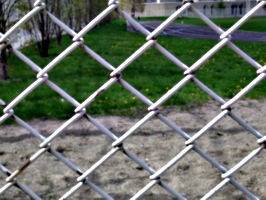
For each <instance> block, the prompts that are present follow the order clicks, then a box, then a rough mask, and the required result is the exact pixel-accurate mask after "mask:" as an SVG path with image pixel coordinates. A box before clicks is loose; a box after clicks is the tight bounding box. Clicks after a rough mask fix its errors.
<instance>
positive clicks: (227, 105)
mask: <svg viewBox="0 0 266 200" xmlns="http://www.w3.org/2000/svg"><path fill="white" fill-rule="evenodd" d="M265 4H266V1H261V2H259V3H258V4H257V6H255V7H254V8H253V9H252V10H250V11H249V12H248V13H247V14H246V15H245V16H244V17H243V18H241V19H240V20H239V21H238V22H237V23H236V24H235V25H233V26H232V27H231V28H230V29H228V30H227V31H223V30H222V29H221V28H220V27H218V26H217V25H215V24H214V23H213V22H212V21H211V20H210V19H208V18H207V17H206V16H204V15H203V14H202V13H201V12H199V11H198V10H197V9H196V8H194V7H193V4H192V3H191V2H187V3H185V4H184V5H183V6H182V7H181V8H180V9H179V10H177V11H176V12H175V13H174V14H173V15H171V16H170V17H169V18H168V19H167V20H166V21H165V22H163V23H162V24H161V25H160V26H159V27H158V28H156V29H155V30H154V31H153V32H149V31H148V30H146V29H145V28H144V27H143V26H141V24H139V23H138V22H136V21H135V20H134V19H132V18H131V17H130V16H129V15H127V14H126V13H125V12H124V11H122V10H121V9H119V2H118V1H115V0H111V1H109V4H108V7H107V8H106V9H105V10H104V11H103V12H102V13H100V14H99V15H98V16H97V17H96V18H95V19H94V20H92V21H91V22H90V23H89V24H88V25H87V26H85V27H84V28H83V29H82V30H81V31H80V32H79V33H75V32H74V31H73V30H71V28H69V27H68V26H66V25H65V24H64V23H63V22H62V21H60V19H58V18H56V17H55V16H54V15H53V14H51V13H49V12H48V11H45V4H44V3H43V2H42V0H37V1H36V2H35V4H34V8H33V9H32V10H31V11H30V12H29V13H28V14H27V15H25V16H24V17H23V18H21V19H20V20H19V21H18V22H17V23H16V24H15V25H14V26H13V27H12V28H11V29H10V30H9V31H7V32H6V33H5V34H3V35H1V38H0V44H2V45H1V49H2V48H4V47H5V46H6V45H12V41H11V40H10V39H9V38H10V37H11V35H12V34H13V33H14V32H16V31H17V30H18V29H20V28H21V26H22V25H23V24H24V23H26V22H27V21H28V20H29V19H31V18H32V17H33V16H34V15H36V14H37V13H38V12H40V11H45V12H46V13H47V14H48V15H49V17H50V18H51V19H52V21H53V22H54V23H56V24H57V25H58V26H60V27H61V28H62V29H63V30H64V31H65V32H66V33H67V34H69V35H71V36H73V44H72V45H70V46H69V47H68V48H67V49H66V50H64V51H63V52H62V53H61V54H60V55H59V56H57V57H56V58H55V59H54V60H53V61H52V62H50V63H49V64H48V65H47V66H46V67H44V68H43V69H41V68H40V67H39V66H38V65H37V64H35V63H34V62H32V61H31V60H30V59H29V58H27V57H26V56H25V55H23V54H22V53H21V52H20V51H19V50H17V49H14V48H13V49H12V52H13V53H14V54H15V55H16V56H17V57H19V58H20V59H21V60H22V61H23V62H25V63H26V64H27V65H28V66H30V67H31V69H32V70H34V71H35V72H36V73H37V79H36V81H34V82H33V83H32V84H31V85H30V86H29V87H28V88H26V89H25V90H24V91H23V92H21V94H19V95H18V96H17V97H16V98H15V99H14V100H13V101H11V102H10V103H8V104H6V103H5V102H4V101H2V100H0V105H1V106H2V107H3V113H4V114H3V115H2V116H1V117H0V123H3V122H4V121H5V120H7V119H8V118H13V119H14V120H15V121H16V122H17V124H19V125H20V126H22V127H24V128H25V129H27V130H28V131H29V132H30V133H31V134H32V135H33V136H35V137H36V138H37V139H38V140H40V142H41V143H40V145H39V147H40V149H39V150H38V151H37V152H36V153H35V154H33V155H31V156H30V158H29V159H28V160H27V162H25V163H24V164H23V165H22V166H20V167H19V168H17V170H16V171H14V172H11V171H9V170H8V169H7V168H6V167H5V166H4V165H3V164H2V163H0V169H1V171H2V172H3V173H4V174H5V175H6V176H7V178H6V184H5V185H4V186H2V188H1V189H0V195H1V194H3V193H4V192H5V191H7V190H9V188H11V187H17V188H19V189H20V190H22V191H23V192H25V193H26V194H28V195H29V196H30V197H31V198H33V199H41V197H40V196H38V195H37V194H35V193H34V192H32V191H31V189H29V188H28V187H26V186H25V185H24V184H22V183H21V182H20V181H19V175H20V174H21V173H23V171H24V170H25V169H27V168H28V167H29V166H31V165H33V163H34V162H35V161H36V160H38V159H42V156H43V155H44V154H45V153H46V152H48V153H50V154H51V155H53V156H55V157H56V158H57V159H58V160H60V161H61V162H62V163H63V164H64V165H66V166H67V167H68V168H69V169H71V170H73V171H74V172H75V173H76V174H77V176H78V177H77V183H76V184H75V185H73V186H72V188H71V189H70V190H69V191H68V192H67V193H65V194H64V195H63V196H62V197H61V198H60V199H68V198H70V197H71V196H72V195H73V194H74V193H78V192H79V191H80V188H81V187H86V186H85V185H87V187H90V188H91V189H93V190H95V191H96V192H97V193H99V194H100V195H101V196H102V197H103V198H105V199H113V197H112V196H111V195H109V194H107V193H106V192H105V191H104V190H103V189H102V188H100V187H98V186H97V185H96V184H95V183H93V182H92V181H91V180H90V178H89V176H90V175H91V174H92V173H93V172H95V171H96V170H97V169H98V168H99V167H100V166H102V165H103V164H104V163H105V162H107V161H108V160H109V159H112V157H113V156H114V155H115V154H116V153H117V152H119V151H120V152H122V153H123V154H124V155H126V156H127V157H128V158H130V159H132V160H133V161H134V162H136V163H137V164H138V165H140V166H141V167H142V168H143V169H145V170H146V171H147V172H149V173H150V177H149V179H150V182H149V183H148V184H147V185H146V186H145V187H144V188H142V189H140V190H139V191H138V192H137V193H136V194H135V195H134V196H132V197H131V199H138V198H140V197H142V196H143V195H144V194H145V193H146V192H147V191H148V190H151V189H152V188H153V187H154V186H155V185H159V186H161V187H162V188H164V189H165V190H166V191H167V192H169V193H170V194H171V195H173V197H177V198H178V199H186V197H185V196H183V195H182V194H181V193H182V191H176V190H175V189H173V188H171V187H170V186H169V185H168V184H167V182H166V181H163V180H162V179H161V177H162V176H163V174H164V173H165V172H167V171H168V170H169V169H170V168H172V167H173V166H175V165H178V162H179V161H180V160H181V159H182V158H183V157H184V156H186V155H187V154H189V152H191V151H192V150H193V151H194V152H196V153H197V154H199V155H200V156H201V157H203V158H204V159H205V160H206V161H208V162H209V163H210V164H212V165H213V166H215V167H216V168H217V169H218V170H219V171H220V172H221V176H222V178H223V180H222V181H221V182H220V183H219V184H218V185H217V186H215V187H214V188H209V189H210V190H209V192H208V193H207V194H205V195H204V196H203V197H202V198H201V199H209V198H211V197H212V196H215V194H216V193H217V192H218V191H219V190H220V189H221V188H223V187H224V186H225V185H227V184H228V183H230V184H232V185H233V186H235V188H236V189H238V190H240V191H242V192H243V193H244V194H245V195H246V196H247V197H249V198H250V199H259V198H262V197H257V196H256V195H255V194H253V193H252V192H250V191H249V190H248V189H247V188H245V187H244V186H242V185H241V184H240V183H238V182H237V181H236V180H235V179H234V178H233V175H234V173H237V172H238V171H239V170H240V169H241V168H242V167H243V166H245V165H246V164H248V163H249V162H250V161H251V160H252V159H254V158H255V157H256V156H257V155H258V154H259V153H260V152H261V151H262V150H263V149H264V148H265V142H266V136H263V135H262V134H261V133H259V132H258V131H257V130H256V129H254V128H253V127H252V126H250V125H249V124H247V123H246V122H245V121H244V120H242V119H241V118H240V117H239V116H237V115H236V114H235V113H234V112H233V111H232V109H231V107H232V106H233V105H234V104H235V103H236V102H237V101H238V100H240V99H241V98H242V97H243V96H244V95H245V94H246V93H247V92H249V91H250V90H252V89H253V87H254V86H255V85H257V84H259V83H260V82H261V81H262V80H263V79H265V76H266V66H261V65H260V64H259V63H258V62H256V61H255V60H253V59H252V58H251V57H250V56H249V55H247V54H246V53H245V52H243V51H242V50H241V49H240V48H238V47H237V46H236V45H235V44H233V43H232V42H231V34H232V33H233V32H234V31H236V30H237V29H238V28H239V27H240V26H241V25H242V24H243V23H245V22H246V21H247V20H248V19H249V18H250V17H251V16H252V15H253V14H254V13H255V12H256V11H257V10H258V9H260V8H262V7H263V6H265ZM187 9H190V11H192V12H193V13H194V14H195V15H196V16H198V17H199V18H200V19H201V20H203V21H204V22H205V23H206V24H207V25H208V26H209V27H210V28H212V29H213V30H214V31H215V32H216V33H217V34H219V35H220V41H218V43H217V44H216V45H215V46H214V47H213V48H211V49H210V50H209V51H208V52H207V53H206V54H205V55H204V56H202V57H201V58H200V59H199V60H198V61H196V62H195V63H194V64H193V65H192V66H190V67H189V66H186V65H185V64H184V63H183V62H182V61H180V60H179V59H178V58H177V57H175V56H174V55H172V54H171V53H170V52H168V51H167V49H165V48H164V47H162V46H161V45H160V44H159V42H157V36H158V35H159V34H160V33H161V32H162V31H163V30H164V29H165V28H166V27H167V26H168V25H169V24H171V23H172V22H173V21H174V20H175V19H176V18H177V17H178V16H179V15H180V14H182V13H183V12H184V11H186V10H187ZM114 10H116V11H117V12H118V13H119V14H120V16H121V17H124V18H125V19H126V20H127V21H128V22H129V23H130V24H131V26H133V27H134V28H135V29H136V30H138V31H139V32H141V33H142V34H144V35H146V36H147V38H146V39H147V42H146V43H145V44H143V45H142V47H140V48H139V49H138V50H137V51H135V53H133V54H132V55H131V56H130V57H129V58H127V59H126V60H125V61H124V62H123V63H122V64H121V65H119V66H118V67H117V68H114V67H113V66H112V65H111V64H110V63H108V62H107V61H105V60H104V59H103V58H102V57H101V56H100V55H98V54H97V53H95V52H94V51H93V50H92V49H90V48H89V47H88V46H86V45H84V44H83V38H82V37H83V36H84V35H85V34H87V33H89V31H90V30H91V29H92V28H93V27H95V26H96V25H97V24H98V23H99V22H100V21H101V20H102V19H103V18H104V17H105V16H107V15H108V14H109V13H110V12H112V11H114ZM225 45H227V46H228V47H229V48H231V49H232V50H233V51H235V52H236V53H237V54H238V55H239V56H241V57H242V58H243V59H244V60H245V61H247V62H248V63H249V64H250V65H252V66H253V67H254V68H255V69H256V70H257V74H258V76H257V77H256V78H255V79H254V80H253V81H252V82H251V83H250V84H248V85H247V86H246V87H245V88H244V89H243V90H241V91H240V92H239V93H238V94H237V95H235V96H234V97H233V98H232V99H230V100H229V101H225V100H224V99H223V98H222V97H220V96H218V95H217V94H216V93H215V92H214V91H212V90H211V89H210V88H208V87H207V86H206V85H205V84H204V83H202V82H201V81H200V80H198V79H197V78H196V76H195V72H196V71H197V70H198V69H199V68H200V67H201V65H202V64H203V63H205V62H206V61H207V60H208V59H209V58H210V57H212V56H213V55H214V54H215V53H217V52H218V51H219V50H220V49H221V48H222V47H223V46H225ZM78 47H81V48H82V49H83V50H84V51H85V52H86V53H87V54H88V55H89V56H91V57H93V58H94V59H95V60H97V61H98V62H99V63H100V64H101V65H102V66H103V67H105V68H106V69H108V70H109V71H111V73H110V79H109V80H108V81H107V82H106V83H105V84H103V85H102V86H101V87H100V88H99V89H98V90H97V91H95V92H94V93H93V94H91V95H90V96H89V97H88V98H87V99H86V100H85V101H83V102H82V103H79V102H78V101H76V100H75V98H74V97H72V96H70V95H69V94H68V93H66V92H65V91H64V90H62V89H61V88H60V87H58V86H57V85H56V84H54V83H53V82H52V81H50V80H49V78H48V73H49V72H50V71H51V70H52V69H53V68H54V67H56V65H57V64H58V63H59V62H60V61H61V60H62V59H64V58H65V57H66V56H67V55H68V54H70V53H71V52H72V51H73V50H75V49H76V48H78ZM151 47H154V48H156V49H157V50H158V51H159V52H161V53H162V54H163V55H164V56H165V57H166V58H168V59H169V60H171V61H172V62H173V63H174V64H176V65H177V66H178V67H180V68H181V69H182V70H183V71H184V78H183V79H182V80H180V81H179V82H177V83H176V85H175V86H174V87H172V88H171V89H170V90H169V91H168V92H167V93H166V94H165V95H163V96H162V97H161V98H160V99H159V100H157V101H156V102H152V101H151V100H149V99H148V98H147V97H146V96H145V95H143V94H142V93H140V92H139V91H137V90H136V89H135V88H134V87H133V86H131V85H130V84H129V83H128V82H127V81H126V80H124V79H122V76H121V74H122V72H123V70H124V69H126V68H127V67H128V66H129V65H130V63H132V62H133V61H134V60H136V59H138V58H139V57H140V56H141V55H142V54H143V53H144V52H145V51H147V50H148V49H150V48H151ZM188 82H192V83H194V84H195V85H196V86H198V87H199V88H200V89H202V90H203V91H204V92H205V93H207V94H208V95H209V96H210V97H212V98H213V99H215V100H216V101H217V102H218V103H219V104H221V112H220V114H218V115H217V116H216V117H215V118H213V119H212V120H211V121H210V122H208V123H207V124H206V125H205V126H204V127H202V128H201V129H200V130H199V131H198V132H197V133H196V134H195V135H193V136H190V135H188V134H187V133H186V132H185V131H183V130H182V129H181V128H180V127H179V126H178V124H175V123H174V122H172V121H170V120H169V119H168V118H167V117H165V116H163V115H162V114H161V113H160V110H159V107H160V106H161V105H162V104H163V103H164V102H165V101H166V100H168V99H169V98H171V97H172V96H173V95H174V94H176V93H177V92H178V91H179V90H180V89H181V88H183V87H185V86H186V84H187V83H188ZM117 83H119V84H120V85H122V86H123V87H124V88H125V89H126V90H128V91H129V92H130V93H132V94H134V95H135V96H136V97H137V98H139V100H141V101H142V102H144V103H145V104H146V105H147V106H148V113H147V115H146V116H145V117H144V118H143V119H141V120H140V121H139V122H137V123H136V124H135V125H134V126H132V128H130V129H129V130H127V131H126V132H125V133H124V134H123V135H122V136H121V137H117V136H116V135H115V134H114V133H113V132H112V131H111V130H109V129H107V128H106V127H104V126H103V125H102V124H101V123H99V122H98V121H97V120H95V119H94V118H93V117H91V116H89V115H88V114H87V113H86V108H87V107H88V106H89V105H90V104H91V103H92V102H93V101H94V100H95V99H96V98H97V97H98V96H99V95H100V94H102V93H104V91H106V90H108V88H110V87H112V85H113V84H117ZM42 84H46V85H47V86H48V87H50V88H51V89H52V90H54V91H55V92H57V93H58V94H59V95H61V96H62V98H64V99H65V100H67V101H68V102H70V103H71V104H72V105H73V106H75V110H74V111H75V114H74V115H73V116H72V117H71V118H70V119H69V120H67V122H65V123H64V124H63V125H62V126H60V127H58V129H57V130H55V131H54V133H53V134H51V135H50V136H49V137H47V138H46V137H44V136H43V135H42V134H40V133H39V132H38V131H37V130H35V129H34V128H33V127H31V126H30V125H29V124H27V123H26V122H25V121H23V120H22V119H20V118H19V117H18V116H16V115H15V113H14V111H13V108H14V107H15V106H16V105H17V104H19V103H20V102H21V101H22V100H23V99H24V98H25V97H26V96H27V95H29V94H30V93H31V92H32V91H33V90H35V89H36V88H37V87H39V86H40V85H42ZM154 116H156V117H157V118H158V119H160V120H161V121H162V122H163V123H165V124H166V125H167V126H168V127H170V128H171V129H172V130H173V131H174V132H176V133H177V134H179V135H180V136H181V137H183V138H184V143H185V144H184V148H183V150H182V151H181V152H180V153H178V154H177V155H176V156H175V157H174V158H172V159H171V160H170V161H169V162H168V163H166V164H165V165H164V166H163V167H162V168H161V169H159V170H157V171H156V170H154V169H153V168H151V167H150V166H149V165H148V164H147V163H145V161H143V160H141V159H140V158H139V157H138V156H136V155H134V154H133V153H132V152H130V151H129V150H128V149H127V147H126V146H124V145H123V142H124V141H125V140H130V136H131V135H132V134H133V133H134V132H136V130H138V129H139V128H140V127H141V126H143V125H144V124H145V123H146V122H148V121H149V120H150V119H151V118H153V117H154ZM225 116H229V117H230V118H232V119H233V120H235V121H236V122H237V123H239V124H240V125H241V126H243V127H244V128H245V129H246V130H247V131H249V132H250V133H252V134H253V135H254V137H255V138H254V139H257V141H256V142H257V143H258V147H257V148H256V149H254V150H253V151H252V152H250V153H249V154H248V156H246V157H244V158H243V159H242V160H241V161H240V162H239V163H237V164H235V166H233V167H232V168H231V169H226V168H225V167H224V166H223V165H222V164H220V163H219V162H217V161H216V160H215V159H214V158H213V157H211V156H210V155H208V154H207V153H206V152H205V151H203V150H202V149H201V148H199V147H198V146H197V144H196V142H197V141H199V140H200V138H201V136H203V134H205V133H206V132H207V131H208V130H209V129H210V128H212V127H213V126H214V125H215V124H216V123H218V122H219V121H220V120H222V119H223V118H224V117H225ZM80 118H85V119H86V120H87V121H88V123H92V124H93V125H94V126H95V127H97V128H98V129H99V130H100V131H101V132H103V133H104V134H106V135H107V136H108V137H109V138H110V139H111V140H112V141H113V143H112V144H111V150H110V151H109V152H108V153H107V154H106V155H104V156H103V157H99V160H98V162H96V163H94V164H93V165H92V166H91V167H90V168H89V169H88V170H87V171H85V172H84V171H82V170H80V169H79V168H78V167H77V166H76V165H75V164H73V163H72V162H71V161H70V160H68V159H66V158H65V157H64V156H63V155H62V154H60V153H59V152H58V151H56V150H54V149H53V148H52V147H51V144H52V143H53V141H54V140H55V139H56V138H57V137H58V136H59V135H60V134H61V133H62V132H63V131H64V130H65V129H66V128H67V127H68V126H70V125H71V124H73V123H74V122H75V121H77V120H78V119H80ZM254 142H255V140H254ZM262 187H263V186H262ZM228 195H229V196H228V198H230V194H228Z"/></svg>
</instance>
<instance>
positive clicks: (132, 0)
mask: <svg viewBox="0 0 266 200" xmlns="http://www.w3.org/2000/svg"><path fill="white" fill-rule="evenodd" d="M119 2H120V6H121V7H122V8H123V7H125V9H129V10H130V12H131V16H132V17H135V13H136V12H143V11H144V9H145V0H120V1H119Z"/></svg>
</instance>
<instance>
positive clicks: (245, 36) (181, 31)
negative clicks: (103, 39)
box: [128, 21, 266, 42]
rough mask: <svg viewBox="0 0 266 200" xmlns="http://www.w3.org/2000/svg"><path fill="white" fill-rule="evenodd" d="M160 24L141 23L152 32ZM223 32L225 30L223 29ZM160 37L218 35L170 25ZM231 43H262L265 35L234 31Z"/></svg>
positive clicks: (197, 28) (194, 28)
mask: <svg viewBox="0 0 266 200" xmlns="http://www.w3.org/2000/svg"><path fill="white" fill-rule="evenodd" d="M161 23H162V22H158V21H151V22H141V25H142V26H144V27H145V28H146V29H147V30H149V31H150V32H152V31H153V30H154V29H155V28H156V27H158V26H159V25H160V24H161ZM224 30H225V29H224ZM128 31H135V30H133V28H132V27H128ZM161 34H162V35H171V36H176V37H185V38H205V39H215V40H218V39H219V35H218V34H217V33H216V32H214V31H213V30H212V29H211V28H209V27H202V26H194V25H187V24H178V23H172V24H171V25H169V26H168V27H167V28H166V29H165V30H164V31H163V32H162V33H161ZM232 40H233V41H253V42H264V41H266V33H261V32H251V31H236V32H234V33H233V34H232Z"/></svg>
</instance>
